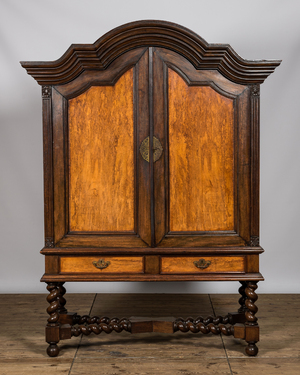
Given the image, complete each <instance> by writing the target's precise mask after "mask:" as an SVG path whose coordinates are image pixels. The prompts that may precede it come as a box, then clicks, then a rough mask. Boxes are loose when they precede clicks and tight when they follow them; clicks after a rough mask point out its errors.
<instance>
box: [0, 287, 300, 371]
mask: <svg viewBox="0 0 300 375" xmlns="http://www.w3.org/2000/svg"><path fill="white" fill-rule="evenodd" d="M45 298H46V295H40V294H39V295H37V294H35V295H32V294H31V295H24V294H22V295H1V304H0V316H1V322H2V325H1V331H0V332H1V333H0V375H12V374H15V375H21V374H22V375H23V374H30V375H48V374H55V375H60V374H67V375H79V374H80V375H85V374H87V375H93V374H101V375H105V374H107V375H113V374H115V375H126V374H134V375H155V374H164V375H169V374H170V375H179V374H180V375H196V374H202V375H203V374H204V375H206V374H214V375H218V374H222V375H227V374H228V375H230V374H243V375H248V374H249V375H250V374H251V375H256V374H263V375H268V374H274V375H275V374H276V375H277V374H284V375H293V374H297V375H299V374H300V324H299V323H300V321H299V317H300V295H295V294H294V295H278V294H277V295H276V294H275V295H259V299H258V301H257V305H258V307H259V311H258V313H257V316H258V318H259V323H260V327H261V341H260V343H258V347H259V354H258V356H257V357H252V358H249V357H247V356H246V355H245V354H244V348H245V345H246V344H245V342H244V341H240V340H237V339H234V338H233V337H224V336H222V337H220V336H214V335H212V334H209V335H203V334H201V333H199V334H192V333H181V332H176V333H175V334H172V335H170V334H156V333H152V334H140V335H132V334H130V333H128V332H122V333H120V334H117V333H114V332H113V333H111V334H110V335H106V334H105V333H102V334H101V335H100V336H95V335H90V336H88V337H86V336H84V337H77V338H72V339H71V340H65V341H61V342H60V348H61V351H60V354H59V356H58V357H57V358H49V357H48V356H47V355H46V346H47V344H46V343H45V341H44V326H45V322H46V319H47V316H48V315H47V314H46V312H45V309H46V308H47V306H48V304H47V302H46V301H45ZM66 299H67V305H66V307H67V308H68V310H69V311H76V312H78V313H79V314H80V315H83V314H91V315H102V316H108V317H113V316H117V317H119V318H121V317H124V316H125V317H130V316H148V317H149V316H153V317H155V316H175V317H179V316H182V317H188V316H192V317H194V318H195V317H197V316H199V315H202V316H208V315H212V314H216V315H219V314H220V315H225V314H226V313H227V312H233V311H236V310H237V307H238V304H237V300H238V294H237V295H215V294H214V295H203V294H202V295H199V294H192V295H191V294H185V295H183V294H177V295H176V294H171V295H170V294H162V295H158V294H97V295H95V294H70V295H68V294H67V295H66Z"/></svg>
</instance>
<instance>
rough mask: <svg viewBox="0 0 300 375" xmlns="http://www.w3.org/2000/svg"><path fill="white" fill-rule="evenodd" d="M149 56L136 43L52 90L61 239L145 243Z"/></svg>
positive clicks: (65, 243)
mask: <svg viewBox="0 0 300 375" xmlns="http://www.w3.org/2000/svg"><path fill="white" fill-rule="evenodd" d="M148 61H149V56H148V50H147V49H145V48H144V49H135V50H133V51H131V52H128V53H126V54H124V55H122V56H121V57H119V58H118V59H116V60H115V61H114V62H113V63H112V64H111V65H110V66H109V67H108V68H107V69H105V70H103V71H99V70H98V71H86V72H84V73H83V74H81V75H80V76H79V77H78V78H77V79H76V80H74V81H72V82H71V83H69V84H66V85H64V86H57V87H56V88H55V90H53V103H54V106H55V111H54V118H53V129H54V130H53V143H54V220H55V223H54V228H55V242H56V243H57V244H58V246H63V247H73V246H75V247H76V246H85V247H145V246H148V245H149V244H150V243H151V233H150V229H151V228H150V205H151V202H150V183H149V179H150V167H149V165H148V164H145V163H141V161H140V157H139V145H140V143H141V142H142V141H143V140H144V139H145V138H146V137H147V136H148V135H149V96H148V92H149V81H148V70H149V63H148Z"/></svg>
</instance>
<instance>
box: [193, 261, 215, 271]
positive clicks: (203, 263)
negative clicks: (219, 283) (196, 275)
mask: <svg viewBox="0 0 300 375" xmlns="http://www.w3.org/2000/svg"><path fill="white" fill-rule="evenodd" d="M210 264H211V261H210V260H205V259H203V258H201V259H199V260H198V261H195V262H194V265H195V266H196V267H198V268H200V269H201V270H204V269H205V268H207V267H208V266H210Z"/></svg>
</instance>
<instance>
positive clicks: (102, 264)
mask: <svg viewBox="0 0 300 375" xmlns="http://www.w3.org/2000/svg"><path fill="white" fill-rule="evenodd" d="M93 265H94V266H95V267H96V268H99V269H100V270H103V269H104V268H107V267H108V266H109V265H110V261H109V260H108V261H105V260H104V259H99V260H98V262H96V261H94V262H93Z"/></svg>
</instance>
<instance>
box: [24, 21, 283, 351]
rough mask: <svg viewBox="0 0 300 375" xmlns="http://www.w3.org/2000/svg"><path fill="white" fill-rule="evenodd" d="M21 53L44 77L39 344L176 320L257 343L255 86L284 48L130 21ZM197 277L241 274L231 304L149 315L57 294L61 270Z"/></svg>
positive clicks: (89, 276) (114, 277) (93, 276)
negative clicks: (251, 56)
mask: <svg viewBox="0 0 300 375" xmlns="http://www.w3.org/2000/svg"><path fill="white" fill-rule="evenodd" d="M21 64H22V66H23V67H24V68H26V70H27V72H28V73H29V74H30V75H32V76H33V77H34V78H35V79H36V80H37V82H38V83H39V84H40V85H41V86H42V99H43V134H44V189H45V247H44V248H43V249H42V251H41V253H42V254H44V255H45V260H46V262H45V273H44V276H43V277H42V281H44V282H46V283H47V284H48V286H47V289H48V291H49V296H48V298H47V300H48V302H49V303H50V305H49V308H48V310H47V311H48V313H49V318H48V324H47V327H46V341H47V342H48V343H49V347H48V350H47V352H48V354H49V355H50V356H56V355H58V352H59V349H58V346H57V343H58V342H59V341H60V340H62V339H67V338H71V336H78V335H79V334H81V333H85V334H89V333H90V332H94V333H96V334H99V333H100V332H102V331H104V332H106V333H109V332H111V331H112V330H115V331H117V332H120V331H122V330H126V331H129V332H132V333H135V332H149V331H158V330H161V331H162V332H175V331H178V330H180V331H182V332H186V331H192V332H195V333H197V332H202V333H209V332H212V333H217V334H218V333H222V334H225V335H233V336H234V337H236V338H241V339H245V340H246V341H247V343H248V346H247V348H246V352H247V354H249V355H256V354H257V351H258V349H257V346H256V345H255V344H256V342H257V341H258V340H259V327H258V323H257V317H256V316H255V314H256V312H257V307H256V305H255V301H256V299H257V295H256V292H255V291H256V288H257V282H258V281H260V280H263V277H262V275H261V273H260V272H259V255H260V254H261V253H262V252H263V249H262V248H261V247H260V245H259V95H260V89H259V88H260V84H261V83H262V82H263V81H264V80H265V79H266V78H267V77H268V75H269V74H271V73H272V72H273V71H274V69H275V68H276V66H278V65H279V64H280V61H277V60H271V61H267V60H262V61H248V60H244V59H242V58H241V57H240V56H239V55H237V54H236V53H235V52H234V51H233V49H232V48H231V47H230V46H229V45H221V44H208V43H206V42H205V41H204V40H203V39H202V38H200V37H199V36H198V35H196V34H194V33H193V32H191V31H190V30H188V29H186V28H184V27H182V26H179V25H176V24H173V23H169V22H164V21H138V22H133V23H130V24H126V25H123V26H120V27H118V28H116V29H114V30H112V31H110V32H109V33H107V34H105V35H104V36H103V37H101V38H100V39H99V40H97V41H96V42H95V43H94V44H83V45H72V46H71V47H70V48H69V49H68V50H67V52H66V53H65V54H64V55H63V56H62V57H61V58H60V59H59V60H57V61H54V62H22V63H21ZM202 280H206V281H207V280H212V281H213V280H218V281H222V280H224V281H228V280H236V281H239V282H240V283H241V286H240V288H239V292H240V294H241V296H240V299H239V303H240V307H239V309H238V311H237V312H236V313H231V314H228V315H227V316H225V317H217V318H209V319H205V318H202V317H199V318H196V319H188V320H184V319H176V320H175V321H173V322H172V321H160V322H159V324H155V322H153V321H142V320H137V321H130V320H129V319H122V320H119V319H113V320H111V319H108V318H101V317H93V318H91V317H89V316H83V317H81V316H79V315H77V314H70V313H68V312H67V310H66V308H65V303H66V300H65V298H64V294H65V292H66V290H65V288H64V286H63V284H64V283H65V282H66V281H182V282H184V281H202Z"/></svg>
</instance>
